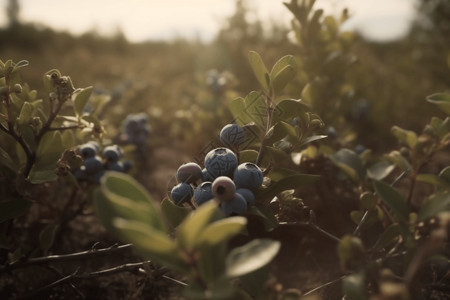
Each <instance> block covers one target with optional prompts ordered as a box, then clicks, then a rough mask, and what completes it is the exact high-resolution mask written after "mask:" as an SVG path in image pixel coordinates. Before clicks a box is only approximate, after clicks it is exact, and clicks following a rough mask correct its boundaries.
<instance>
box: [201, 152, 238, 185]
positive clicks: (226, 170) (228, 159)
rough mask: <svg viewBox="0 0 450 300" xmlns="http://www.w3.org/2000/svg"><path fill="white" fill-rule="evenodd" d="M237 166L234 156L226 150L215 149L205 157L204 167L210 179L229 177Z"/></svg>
mask: <svg viewBox="0 0 450 300" xmlns="http://www.w3.org/2000/svg"><path fill="white" fill-rule="evenodd" d="M237 165H238V160H237V157H236V154H234V153H233V151H231V150H230V149H228V148H216V149H213V150H211V151H209V152H208V154H206V156H205V167H206V169H207V170H208V172H209V173H210V174H211V176H212V177H215V178H217V177H219V176H231V175H233V171H234V169H236V167H237Z"/></svg>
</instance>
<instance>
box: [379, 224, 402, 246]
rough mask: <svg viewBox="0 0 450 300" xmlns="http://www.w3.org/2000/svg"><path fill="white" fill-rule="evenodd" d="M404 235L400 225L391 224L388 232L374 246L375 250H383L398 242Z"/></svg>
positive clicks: (387, 229)
mask: <svg viewBox="0 0 450 300" xmlns="http://www.w3.org/2000/svg"><path fill="white" fill-rule="evenodd" d="M401 233H402V227H401V225H400V224H398V223H394V224H391V225H390V226H389V227H388V228H386V230H385V231H384V232H383V233H382V234H381V235H380V237H379V238H378V240H377V242H376V243H375V245H374V246H373V249H374V250H380V249H383V248H385V247H387V246H389V245H391V244H393V243H395V242H396V241H397V240H398V237H399V236H400V235H401Z"/></svg>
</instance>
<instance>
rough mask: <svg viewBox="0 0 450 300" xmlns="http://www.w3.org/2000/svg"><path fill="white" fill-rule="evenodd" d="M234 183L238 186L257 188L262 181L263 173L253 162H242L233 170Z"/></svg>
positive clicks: (250, 188)
mask: <svg viewBox="0 0 450 300" xmlns="http://www.w3.org/2000/svg"><path fill="white" fill-rule="evenodd" d="M233 179H234V183H236V185H237V186H238V187H239V188H247V189H249V190H252V191H254V190H257V189H258V188H259V187H260V186H261V185H262V182H263V179H264V175H263V172H262V171H261V169H260V168H259V167H258V166H257V165H256V164H254V163H248V162H247V163H242V164H240V165H239V166H238V167H237V168H236V170H235V171H234V177H233Z"/></svg>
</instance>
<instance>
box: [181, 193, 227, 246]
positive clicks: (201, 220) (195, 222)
mask: <svg viewBox="0 0 450 300" xmlns="http://www.w3.org/2000/svg"><path fill="white" fill-rule="evenodd" d="M217 211H218V206H217V202H216V201H208V202H207V203H205V204H203V205H202V206H200V207H199V208H198V209H197V210H196V211H195V212H193V213H192V214H191V215H190V216H189V217H187V218H186V219H185V220H184V221H183V223H181V225H180V226H179V227H178V232H177V238H178V240H179V241H180V244H181V245H182V247H184V248H185V249H194V248H195V247H196V245H197V240H198V238H199V236H200V235H201V233H202V231H203V230H205V228H206V225H207V224H209V223H210V222H211V220H213V218H214V214H215V213H216V212H217Z"/></svg>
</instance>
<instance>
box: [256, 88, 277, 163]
mask: <svg viewBox="0 0 450 300" xmlns="http://www.w3.org/2000/svg"><path fill="white" fill-rule="evenodd" d="M266 109H267V123H266V131H265V132H264V136H263V138H262V141H261V146H260V147H259V151H258V156H257V157H256V162H255V163H256V165H258V166H259V165H260V164H261V162H262V159H263V156H264V148H265V147H266V143H265V137H266V135H267V132H269V130H270V128H271V127H272V115H273V106H272V97H271V96H267V95H266Z"/></svg>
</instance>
